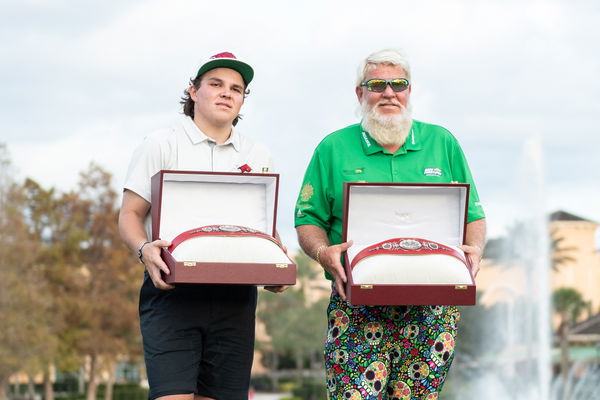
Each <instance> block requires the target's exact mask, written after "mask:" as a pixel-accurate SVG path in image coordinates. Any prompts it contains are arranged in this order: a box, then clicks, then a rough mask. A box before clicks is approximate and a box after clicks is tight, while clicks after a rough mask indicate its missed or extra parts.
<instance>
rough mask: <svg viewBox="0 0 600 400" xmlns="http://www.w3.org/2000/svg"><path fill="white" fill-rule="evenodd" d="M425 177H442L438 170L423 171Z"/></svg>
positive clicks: (428, 169)
mask: <svg viewBox="0 0 600 400" xmlns="http://www.w3.org/2000/svg"><path fill="white" fill-rule="evenodd" d="M423 175H425V176H442V170H441V169H439V168H425V169H424V170H423Z"/></svg>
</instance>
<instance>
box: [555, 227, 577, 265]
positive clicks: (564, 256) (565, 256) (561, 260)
mask: <svg viewBox="0 0 600 400" xmlns="http://www.w3.org/2000/svg"><path fill="white" fill-rule="evenodd" d="M564 240H565V238H564V237H561V236H558V230H557V229H552V230H551V231H550V256H551V258H550V263H551V266H552V269H553V270H554V271H558V270H559V269H560V267H561V266H563V265H565V264H568V263H570V262H573V261H575V259H574V258H573V257H572V256H571V254H570V253H571V252H573V251H577V250H578V249H577V247H573V246H568V247H565V246H563V244H564V243H563V242H564Z"/></svg>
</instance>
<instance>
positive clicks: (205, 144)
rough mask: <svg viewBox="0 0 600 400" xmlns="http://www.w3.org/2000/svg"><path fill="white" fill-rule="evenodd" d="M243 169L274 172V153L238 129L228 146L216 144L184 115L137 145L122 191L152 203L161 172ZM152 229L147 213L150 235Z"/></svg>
mask: <svg viewBox="0 0 600 400" xmlns="http://www.w3.org/2000/svg"><path fill="white" fill-rule="evenodd" d="M241 167H243V169H244V170H245V172H255V173H261V172H262V171H263V168H268V171H269V172H272V160H271V153H270V152H269V150H268V149H267V148H266V147H265V146H263V145H260V144H258V143H255V142H253V141H252V140H250V139H248V138H247V137H245V136H242V135H240V134H239V133H238V132H237V130H235V129H233V130H232V132H231V136H230V137H229V139H228V140H227V141H226V142H225V143H221V144H217V143H216V142H215V141H214V140H213V139H211V138H209V137H208V136H206V135H205V134H204V133H203V132H202V131H201V130H200V129H199V128H198V127H197V126H196V124H195V123H194V121H193V120H192V119H191V118H190V117H187V116H183V117H182V119H181V121H180V122H179V123H178V124H177V125H176V126H175V127H173V128H170V129H163V130H160V131H157V132H154V133H153V134H151V135H149V136H147V137H146V138H145V140H144V141H143V142H142V144H141V145H140V146H138V148H137V149H136V150H135V152H134V153H133V156H132V159H131V162H130V164H129V168H128V170H127V175H126V177H125V184H124V185H123V188H124V189H129V190H131V191H132V192H135V193H137V194H138V195H140V196H141V197H143V198H144V199H145V200H146V201H147V202H150V193H151V192H150V179H151V178H152V176H153V175H154V174H156V173H157V172H158V171H160V170H163V169H166V170H183V171H218V172H242V171H241V169H240V168H241ZM248 167H249V168H250V170H248ZM150 226H151V225H150V214H149V213H148V215H147V216H146V231H147V233H148V234H149V233H150V229H149V228H150ZM148 237H150V236H148Z"/></svg>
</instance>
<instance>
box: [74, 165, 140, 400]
mask: <svg viewBox="0 0 600 400" xmlns="http://www.w3.org/2000/svg"><path fill="white" fill-rule="evenodd" d="M111 179H112V177H111V175H110V174H109V173H108V172H106V171H104V170H102V168H100V167H99V166H97V165H95V164H91V165H90V167H89V168H88V170H87V171H85V172H83V173H82V174H81V175H80V182H79V188H78V192H77V195H76V196H75V195H73V199H77V200H78V201H79V203H78V204H77V205H75V206H72V208H73V209H79V210H80V212H81V214H80V215H78V219H77V220H78V223H79V224H80V226H79V229H81V231H83V232H85V236H84V237H82V239H83V240H82V241H81V243H80V245H79V249H78V251H79V254H80V255H79V258H80V262H81V263H80V265H78V269H79V270H80V271H82V279H81V282H80V283H79V284H80V286H79V288H78V289H79V291H78V292H77V293H78V295H79V296H78V303H77V306H76V307H77V309H78V320H77V321H76V325H75V326H76V327H77V333H78V336H77V340H76V343H75V345H76V349H77V351H78V353H79V355H80V356H85V357H87V359H88V360H89V376H88V378H89V379H88V391H87V396H86V398H87V399H88V400H94V399H95V398H96V390H97V375H98V370H100V369H102V368H104V369H108V370H109V371H110V372H109V376H112V374H113V372H114V371H113V370H114V368H115V362H116V361H117V360H118V358H119V357H121V356H122V355H124V354H128V353H130V352H133V353H135V350H133V349H134V348H135V349H137V348H139V346H138V345H137V344H138V340H139V333H138V323H137V291H138V279H137V278H138V275H139V271H140V270H139V269H138V268H133V267H132V264H133V259H132V257H131V255H130V254H129V251H128V250H127V248H126V247H125V246H124V245H123V244H122V242H121V239H120V236H119V233H118V229H117V223H116V221H117V216H118V209H117V208H116V201H117V193H116V192H115V191H114V190H113V189H112V187H111ZM110 382H111V381H109V383H110ZM111 390H112V387H110V385H109V387H108V390H107V391H108V392H109V393H110V392H111Z"/></svg>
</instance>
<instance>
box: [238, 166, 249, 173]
mask: <svg viewBox="0 0 600 400" xmlns="http://www.w3.org/2000/svg"><path fill="white" fill-rule="evenodd" d="M238 169H239V170H240V172H242V173H244V172H250V171H252V168H250V166H249V165H248V164H244V165H242V166H241V167H238Z"/></svg>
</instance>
